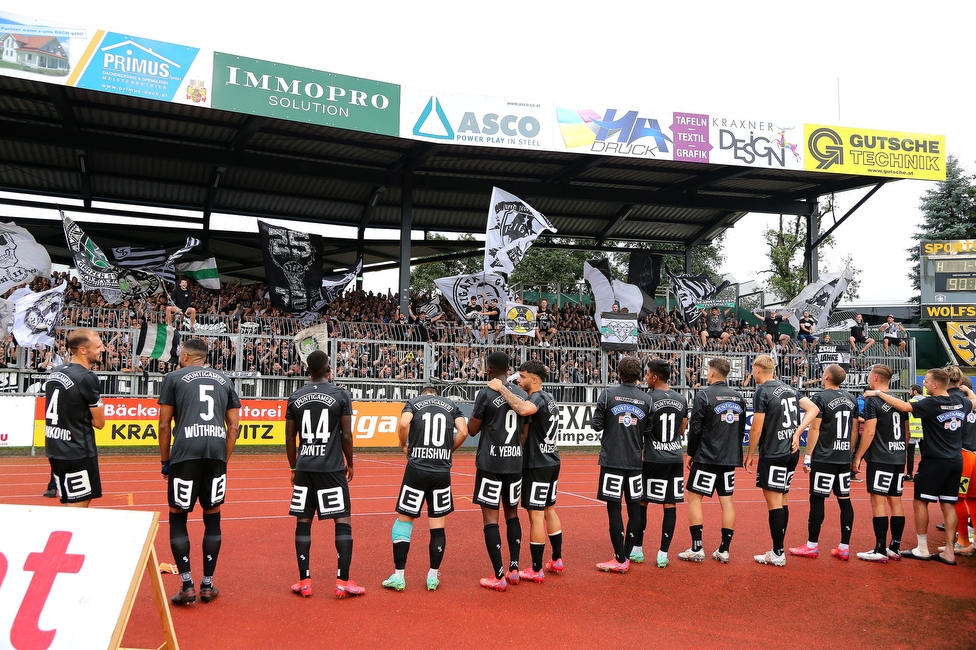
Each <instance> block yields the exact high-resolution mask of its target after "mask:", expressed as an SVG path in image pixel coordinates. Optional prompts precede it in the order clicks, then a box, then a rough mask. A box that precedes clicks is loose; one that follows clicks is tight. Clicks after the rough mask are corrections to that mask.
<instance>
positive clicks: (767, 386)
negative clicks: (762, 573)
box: [745, 354, 809, 566]
mask: <svg viewBox="0 0 976 650" xmlns="http://www.w3.org/2000/svg"><path fill="white" fill-rule="evenodd" d="M775 367H776V364H775V362H774V361H773V358H772V357H770V356H768V355H765V354H763V355H760V356H758V357H756V359H755V361H753V362H752V376H753V377H754V378H755V380H756V386H757V387H756V393H755V395H754V396H753V398H752V408H753V411H754V412H755V413H754V414H753V416H752V428H751V429H750V430H749V453H748V454H747V455H746V462H745V469H746V471H747V472H751V471H752V459H753V457H754V456H755V454H756V451H757V449H758V451H759V466H758V467H757V469H756V487H759V488H762V491H763V497H765V499H766V508H767V510H768V511H769V535H770V537H771V538H772V540H773V548H772V549H771V550H769V551H767V552H766V553H764V554H762V555H756V556H754V558H753V559H755V560H756V562H759V563H760V564H771V565H773V566H785V565H786V552H785V549H784V542H783V540H784V539H785V537H786V529H787V526H788V525H789V520H790V515H789V512H790V510H789V507H790V506H789V493H790V485H791V484H792V482H793V472H795V471H796V464H797V462H798V461H799V460H800V436H799V435H798V434H797V433H796V427H797V425H798V424H799V423H800V415H799V408H798V407H799V406H802V407H803V408H804V409H805V408H807V407H808V405H807V404H806V402H808V401H809V400H807V399H806V398H805V397H804V398H802V399H801V398H798V397H797V394H796V390H794V389H793V388H792V387H790V386H787V385H786V384H784V383H783V382H781V381H779V380H776V379H773V369H774V368H775Z"/></svg>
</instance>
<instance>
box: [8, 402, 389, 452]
mask: <svg viewBox="0 0 976 650" xmlns="http://www.w3.org/2000/svg"><path fill="white" fill-rule="evenodd" d="M27 399H34V398H27ZM103 401H104V403H105V426H104V427H103V428H102V429H100V430H96V431H95V443H96V444H97V445H98V446H99V447H155V446H157V445H158V444H159V431H158V429H159V405H158V404H157V403H156V400H155V399H152V398H146V399H140V398H135V397H125V398H121V397H106V398H104V399H103ZM34 402H35V403H34V405H33V406H34V446H35V447H40V448H43V447H44V398H43V397H40V398H37V399H34ZM286 406H287V401H286V400H281V399H278V400H270V399H269V400H261V399H245V400H241V410H240V427H241V434H240V437H239V438H238V439H237V444H238V445H283V444H285V407H286ZM402 411H403V402H356V401H354V402H353V403H352V413H353V416H352V435H353V445H354V446H356V447H396V446H398V444H399V443H398V441H397V433H396V428H397V422H399V420H400V413H401V412H402ZM11 444H13V443H11ZM21 444H29V443H21Z"/></svg>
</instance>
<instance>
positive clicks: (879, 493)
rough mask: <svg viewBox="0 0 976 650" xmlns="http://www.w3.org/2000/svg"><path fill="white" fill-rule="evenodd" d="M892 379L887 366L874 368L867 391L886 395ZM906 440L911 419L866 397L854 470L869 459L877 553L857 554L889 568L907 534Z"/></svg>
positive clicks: (869, 488) (868, 484) (877, 398)
mask: <svg viewBox="0 0 976 650" xmlns="http://www.w3.org/2000/svg"><path fill="white" fill-rule="evenodd" d="M891 376H892V372H891V368H889V367H888V366H885V365H882V364H877V365H875V366H873V367H872V368H871V372H870V374H869V375H868V389H869V390H880V391H887V390H888V384H889V382H890V381H891ZM907 440H908V417H907V416H905V415H902V413H900V412H899V411H897V410H896V409H895V408H894V407H892V406H891V405H890V404H886V403H885V402H884V401H882V400H881V398H880V397H866V398H865V401H864V434H863V436H862V437H861V440H860V442H859V443H858V447H857V453H856V454H855V455H854V464H853V467H852V469H853V470H854V471H858V469H859V468H860V465H861V460H862V459H867V461H868V474H867V489H868V494H870V495H871V512H872V515H873V519H872V523H873V524H874V537H875V544H874V550H872V551H866V552H864V553H858V554H857V557H858V558H860V559H862V560H866V561H868V562H880V563H881V564H887V563H888V560H889V559H892V560H900V559H901V555H900V553H901V549H900V545H901V534H902V531H904V530H905V508H904V506H903V505H902V501H901V495H902V489H903V488H904V484H905V457H906V453H907V452H906V451H905V449H906V445H905V443H906V441H907ZM885 502H887V503H888V507H889V508H890V509H891V545H890V546H886V542H887V537H888V517H887V516H886V512H885Z"/></svg>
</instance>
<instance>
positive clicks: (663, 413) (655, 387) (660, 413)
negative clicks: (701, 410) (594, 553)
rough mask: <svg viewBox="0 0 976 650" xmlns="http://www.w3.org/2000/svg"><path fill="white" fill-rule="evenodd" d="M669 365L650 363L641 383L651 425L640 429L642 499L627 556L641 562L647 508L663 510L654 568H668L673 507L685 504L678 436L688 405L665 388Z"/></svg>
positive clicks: (672, 533)
mask: <svg viewBox="0 0 976 650" xmlns="http://www.w3.org/2000/svg"><path fill="white" fill-rule="evenodd" d="M670 377H671V364H670V363H668V362H667V361H665V360H664V359H652V360H651V361H650V362H649V363H648V364H647V372H646V373H645V375H644V379H645V380H646V381H647V387H648V389H650V395H651V402H652V405H651V422H650V424H649V425H647V426H645V427H644V467H643V471H642V472H641V474H642V476H643V477H644V498H643V499H642V500H641V513H640V530H639V531H638V534H637V539H636V540H635V541H634V549H633V550H632V551H631V552H630V561H631V562H636V563H637V564H640V563H641V562H643V561H644V549H643V543H644V530H645V529H646V528H647V504H648V503H660V504H661V505H662V506H664V517H663V519H662V521H661V547H660V549H659V550H658V552H657V566H658V568H661V569H664V568H665V567H667V566H668V562H669V560H668V550H669V549H670V548H671V540H672V539H673V538H674V526H675V521H676V518H677V509H676V508H675V504H678V503H681V502H683V501H684V500H685V476H684V463H683V462H682V461H683V454H682V451H681V436H682V434H683V433H684V431H685V429H686V428H687V426H688V402H687V400H685V398H684V396H682V395H681V393H677V392H675V391H673V390H671V389H670V388H669V387H668V380H669V379H670Z"/></svg>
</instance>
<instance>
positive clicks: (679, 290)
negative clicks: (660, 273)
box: [667, 271, 729, 325]
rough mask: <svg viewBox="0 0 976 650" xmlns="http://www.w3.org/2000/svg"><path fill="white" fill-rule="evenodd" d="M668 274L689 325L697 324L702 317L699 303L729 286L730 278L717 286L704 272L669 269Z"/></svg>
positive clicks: (672, 288)
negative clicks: (692, 272) (675, 271)
mask: <svg viewBox="0 0 976 650" xmlns="http://www.w3.org/2000/svg"><path fill="white" fill-rule="evenodd" d="M667 274H668V278H670V280H671V291H673V292H674V296H675V298H677V300H678V306H679V308H680V309H681V316H682V318H683V319H684V321H685V323H687V324H688V325H693V324H695V323H696V322H698V319H699V318H700V317H701V309H699V308H698V304H699V303H701V302H704V301H706V300H710V299H711V298H714V297H715V296H717V295H718V294H720V293H722V291H724V290H725V288H726V287H727V286H729V281H728V280H725V281H724V282H722V284H720V285H718V286H715V283H714V282H712V280H711V279H710V278H709V277H708V276H707V275H705V274H704V273H701V274H699V275H691V274H689V273H671V272H670V271H668V272H667Z"/></svg>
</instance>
